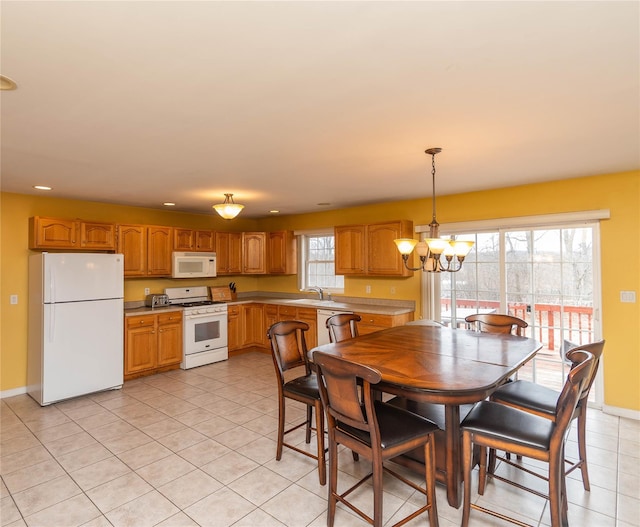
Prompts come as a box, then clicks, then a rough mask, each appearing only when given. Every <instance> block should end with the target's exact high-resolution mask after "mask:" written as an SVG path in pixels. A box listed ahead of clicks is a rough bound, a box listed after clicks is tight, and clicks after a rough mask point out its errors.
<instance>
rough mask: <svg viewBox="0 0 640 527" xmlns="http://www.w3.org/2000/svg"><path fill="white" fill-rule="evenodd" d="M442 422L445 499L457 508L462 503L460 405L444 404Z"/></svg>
mask: <svg viewBox="0 0 640 527" xmlns="http://www.w3.org/2000/svg"><path fill="white" fill-rule="evenodd" d="M444 423H445V436H446V448H445V466H446V470H447V474H446V485H447V501H448V502H449V505H451V506H452V507H455V508H456V509H458V508H459V507H460V505H461V503H462V493H461V492H460V485H461V484H462V477H461V471H462V467H461V465H460V460H461V459H462V457H461V456H460V449H461V448H462V444H461V441H460V407H459V406H458V405H446V406H445V414H444Z"/></svg>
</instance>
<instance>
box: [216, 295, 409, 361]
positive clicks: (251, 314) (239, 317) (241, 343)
mask: <svg viewBox="0 0 640 527" xmlns="http://www.w3.org/2000/svg"><path fill="white" fill-rule="evenodd" d="M358 314H359V315H360V317H361V318H362V320H361V321H360V322H359V323H358V332H359V333H360V335H366V334H367V333H373V332H374V331H380V330H381V329H386V328H391V327H394V326H402V325H404V324H406V323H407V322H410V321H412V320H413V316H414V314H413V312H411V313H405V314H402V315H380V314H376V313H364V312H361V313H358ZM284 320H301V321H303V322H306V323H307V324H309V330H308V331H307V333H306V334H305V340H306V342H307V348H308V349H309V350H311V349H312V348H315V347H316V346H317V345H318V322H317V310H316V309H315V308H310V307H298V306H294V305H275V304H261V303H257V302H254V303H248V304H235V305H230V306H228V324H229V325H228V333H227V334H228V339H229V352H234V351H236V352H241V351H242V350H245V349H248V348H263V349H264V350H265V351H267V350H270V349H271V343H270V342H269V339H268V337H267V330H268V329H269V328H270V327H271V326H272V325H273V324H275V323H276V322H282V321H284Z"/></svg>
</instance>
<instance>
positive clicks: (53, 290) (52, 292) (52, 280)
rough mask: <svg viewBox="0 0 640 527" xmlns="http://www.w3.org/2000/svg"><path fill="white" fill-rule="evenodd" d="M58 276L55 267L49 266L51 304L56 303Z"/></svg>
mask: <svg viewBox="0 0 640 527" xmlns="http://www.w3.org/2000/svg"><path fill="white" fill-rule="evenodd" d="M55 282H56V274H55V273H54V272H53V266H49V302H51V303H52V304H55V303H56V283H55Z"/></svg>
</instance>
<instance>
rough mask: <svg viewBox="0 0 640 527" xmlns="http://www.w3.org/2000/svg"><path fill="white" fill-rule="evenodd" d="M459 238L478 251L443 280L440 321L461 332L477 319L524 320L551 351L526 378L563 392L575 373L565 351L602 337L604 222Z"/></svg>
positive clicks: (523, 372)
mask: <svg viewBox="0 0 640 527" xmlns="http://www.w3.org/2000/svg"><path fill="white" fill-rule="evenodd" d="M457 238H458V239H468V240H473V241H474V242H475V245H474V248H473V250H472V252H471V253H470V254H469V256H468V257H467V259H466V260H465V262H464V265H463V268H462V270H461V271H460V272H458V273H442V274H441V275H439V276H438V277H436V280H437V279H438V278H439V280H440V284H439V285H440V287H439V289H440V303H439V306H438V305H437V303H436V306H435V307H436V309H435V313H434V315H435V316H434V318H436V319H437V320H440V321H442V322H443V323H445V324H447V325H451V326H453V327H464V326H465V322H464V318H465V317H466V316H467V315H469V314H471V313H508V314H510V315H514V316H517V317H519V318H522V319H524V320H525V321H526V322H527V323H528V324H529V327H528V328H527V330H526V334H527V336H530V337H533V338H535V339H537V340H539V341H540V342H542V343H543V349H542V351H541V352H539V353H538V355H537V356H536V358H535V360H534V361H532V362H531V363H530V364H529V365H527V366H526V367H525V368H523V369H522V370H521V371H520V373H519V378H524V379H529V380H532V381H535V382H538V383H540V384H543V385H546V386H549V387H550V388H553V389H556V390H559V389H560V388H561V387H562V385H563V383H564V381H565V378H566V374H567V371H568V366H567V364H566V363H565V362H564V361H563V355H564V352H565V350H567V349H568V348H570V347H573V346H575V345H579V344H586V343H588V342H592V341H594V340H596V339H597V338H599V330H598V329H599V309H598V307H599V298H600V295H599V276H598V274H597V266H594V262H597V261H598V259H597V258H598V257H597V254H596V253H597V246H598V244H597V243H596V242H597V224H596V225H587V226H585V225H581V226H579V227H576V226H570V225H568V226H564V227H563V226H559V227H554V228H549V227H544V228H532V229H513V230H511V229H497V230H494V231H493V232H476V233H468V234H461V235H458V236H457ZM434 290H435V291H436V292H437V290H438V287H436V288H435V289H434ZM438 308H439V309H438ZM438 310H439V313H438ZM592 393H594V394H595V390H594V391H593V392H592Z"/></svg>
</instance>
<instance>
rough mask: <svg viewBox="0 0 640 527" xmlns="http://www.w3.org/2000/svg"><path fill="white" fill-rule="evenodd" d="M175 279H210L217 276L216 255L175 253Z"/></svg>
mask: <svg viewBox="0 0 640 527" xmlns="http://www.w3.org/2000/svg"><path fill="white" fill-rule="evenodd" d="M171 276H172V277H173V278H209V277H212V276H216V253H191V252H177V251H175V252H174V253H173V267H172V272H171Z"/></svg>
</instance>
